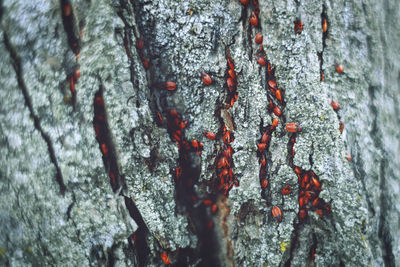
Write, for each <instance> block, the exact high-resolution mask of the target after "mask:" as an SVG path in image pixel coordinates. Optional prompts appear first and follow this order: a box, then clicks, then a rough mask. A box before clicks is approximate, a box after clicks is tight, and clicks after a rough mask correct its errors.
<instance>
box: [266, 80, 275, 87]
mask: <svg viewBox="0 0 400 267" xmlns="http://www.w3.org/2000/svg"><path fill="white" fill-rule="evenodd" d="M268 85H269V87H271V88H274V89H276V85H277V83H276V82H275V81H274V80H269V81H268Z"/></svg>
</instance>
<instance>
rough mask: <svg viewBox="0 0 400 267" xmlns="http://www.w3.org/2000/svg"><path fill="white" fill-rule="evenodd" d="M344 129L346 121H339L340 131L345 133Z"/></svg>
mask: <svg viewBox="0 0 400 267" xmlns="http://www.w3.org/2000/svg"><path fill="white" fill-rule="evenodd" d="M343 129H344V123H343V121H340V122H339V131H340V133H343Z"/></svg>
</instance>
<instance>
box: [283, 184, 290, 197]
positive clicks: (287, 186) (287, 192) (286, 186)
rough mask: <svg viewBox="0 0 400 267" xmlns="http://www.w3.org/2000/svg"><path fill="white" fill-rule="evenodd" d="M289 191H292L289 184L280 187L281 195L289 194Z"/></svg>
mask: <svg viewBox="0 0 400 267" xmlns="http://www.w3.org/2000/svg"><path fill="white" fill-rule="evenodd" d="M290 193H292V189H291V187H290V185H285V187H284V188H283V189H282V195H289V194H290Z"/></svg>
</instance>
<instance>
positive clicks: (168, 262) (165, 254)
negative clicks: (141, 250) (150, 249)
mask: <svg viewBox="0 0 400 267" xmlns="http://www.w3.org/2000/svg"><path fill="white" fill-rule="evenodd" d="M161 259H162V260H163V262H164V263H165V264H167V265H168V264H171V261H170V259H169V258H168V255H167V253H165V252H163V253H161Z"/></svg>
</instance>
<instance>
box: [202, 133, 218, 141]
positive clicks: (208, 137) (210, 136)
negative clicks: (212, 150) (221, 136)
mask: <svg viewBox="0 0 400 267" xmlns="http://www.w3.org/2000/svg"><path fill="white" fill-rule="evenodd" d="M203 135H204V136H205V137H207V139H210V140H215V138H216V137H217V135H216V134H215V133H212V132H209V131H204V132H203Z"/></svg>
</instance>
